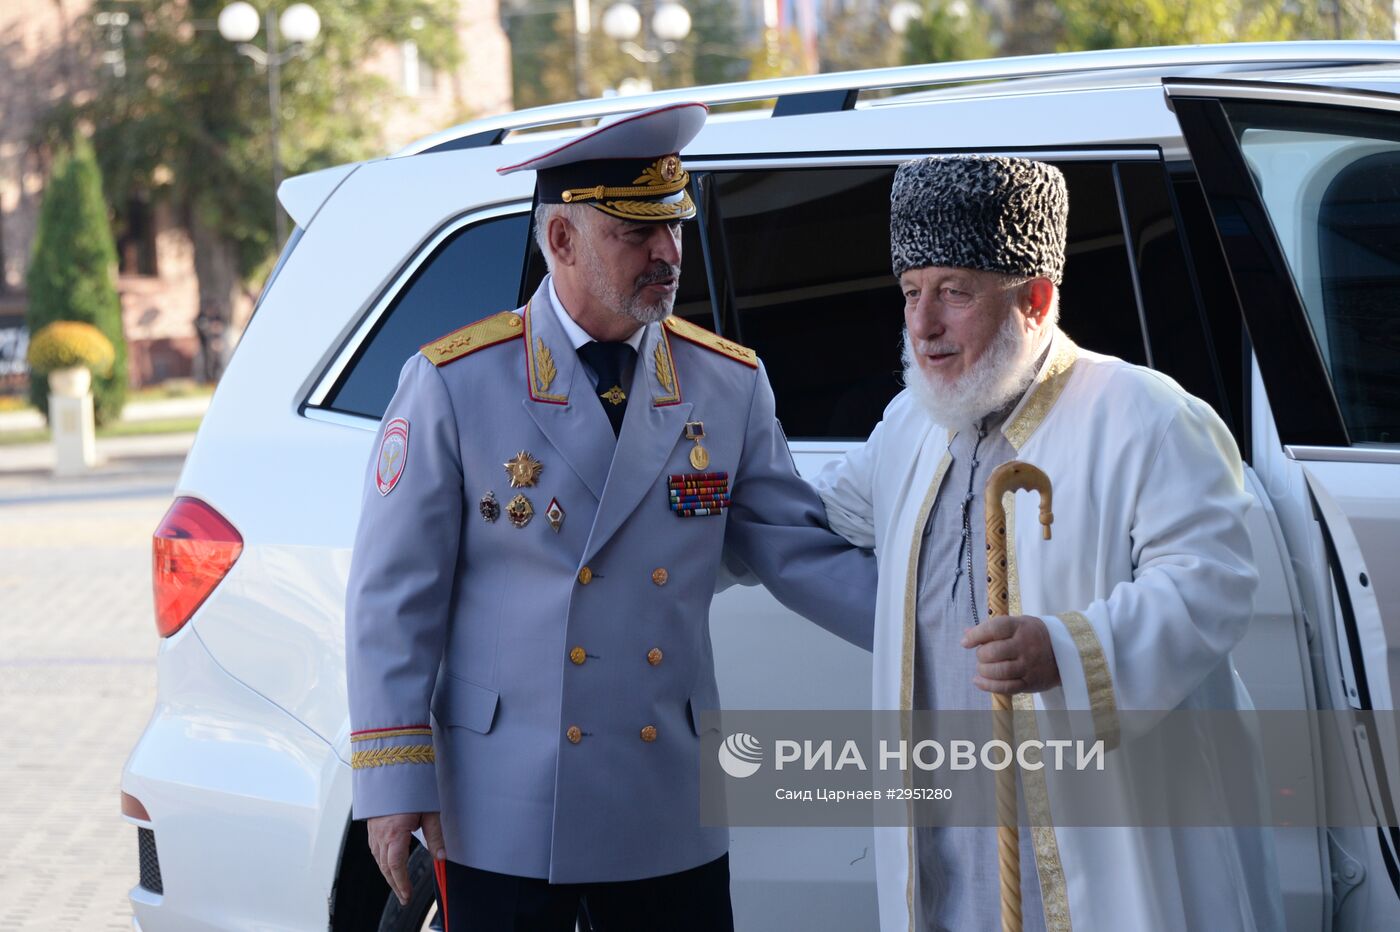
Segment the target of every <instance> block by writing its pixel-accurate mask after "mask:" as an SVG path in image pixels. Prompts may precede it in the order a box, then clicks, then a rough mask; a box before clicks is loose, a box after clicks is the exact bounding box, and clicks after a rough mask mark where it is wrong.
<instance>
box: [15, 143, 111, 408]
mask: <svg viewBox="0 0 1400 932" xmlns="http://www.w3.org/2000/svg"><path fill="white" fill-rule="evenodd" d="M116 272H117V247H116V243H115V242H114V241H113V239H112V227H111V223H110V221H109V220H108V217H107V204H106V201H104V200H103V198H102V175H101V172H100V171H99V170H98V167H97V161H96V159H95V158H94V156H93V152H92V147H91V146H90V145H89V144H88V143H87V142H86V141H85V140H84V139H82V138H81V137H79V138H78V141H77V142H76V143H74V144H73V145H72V146H71V147H70V148H69V150H68V151H67V152H64V153H63V154H61V155H60V156H59V158H58V159H57V161H56V162H55V164H54V170H53V174H52V175H51V176H50V178H49V183H48V186H47V187H46V188H45V190H44V200H43V203H42V204H41V205H40V207H39V222H38V228H37V230H36V231H35V236H34V255H33V258H32V260H31V261H30V263H29V277H28V288H29V308H28V311H27V312H26V320H25V324H26V325H27V327H28V329H29V332H30V333H31V334H34V333H37V332H38V331H39V330H41V329H42V328H43V327H44V326H45V325H47V324H50V323H53V322H54V321H57V320H76V321H81V322H83V323H86V324H92V325H93V326H94V327H96V328H97V329H98V330H100V331H102V334H103V335H104V336H106V337H107V339H108V340H110V341H111V343H112V347H113V349H114V350H115V351H116V358H115V361H114V363H113V365H112V368H111V371H110V372H109V373H108V374H106V375H101V374H94V376H93V382H92V394H93V409H94V414H95V416H96V418H97V423H99V424H105V423H107V422H109V421H112V420H115V419H116V418H117V416H118V415H120V414H121V409H122V404H123V403H124V402H125V401H126V339H125V337H124V335H123V332H122V309H121V302H120V300H119V299H118V298H117V287H116ZM29 400H30V401H31V402H32V403H33V404H34V406H35V407H36V408H38V409H39V410H40V411H42V412H44V416H45V417H47V416H48V410H49V383H48V380H47V379H44V378H39V377H35V378H31V379H30V380H29Z"/></svg>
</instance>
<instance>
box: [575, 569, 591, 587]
mask: <svg viewBox="0 0 1400 932" xmlns="http://www.w3.org/2000/svg"><path fill="white" fill-rule="evenodd" d="M578 581H579V582H580V583H582V584H583V585H585V586H586V585H588V584H589V583H591V582H592V581H593V571H592V570H591V569H589V568H588V567H586V566H585V567H584V568H583V569H581V570H579V571H578Z"/></svg>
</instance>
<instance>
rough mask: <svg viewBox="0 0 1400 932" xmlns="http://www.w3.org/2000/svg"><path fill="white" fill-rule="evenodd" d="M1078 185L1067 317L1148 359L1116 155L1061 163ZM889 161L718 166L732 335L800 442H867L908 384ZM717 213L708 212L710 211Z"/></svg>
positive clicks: (1099, 345)
mask: <svg viewBox="0 0 1400 932" xmlns="http://www.w3.org/2000/svg"><path fill="white" fill-rule="evenodd" d="M1058 164H1059V167H1060V168H1061V169H1062V170H1063V171H1064V173H1065V178H1066V181H1067V183H1068V185H1069V192H1070V216H1069V241H1068V256H1067V264H1066V272H1065V281H1064V286H1063V289H1062V297H1061V326H1062V327H1063V328H1064V329H1065V331H1066V332H1067V333H1068V334H1069V335H1070V336H1071V337H1073V338H1074V339H1075V340H1076V341H1077V342H1078V343H1079V344H1080V345H1082V346H1084V347H1086V348H1088V349H1092V350H1096V351H1098V352H1104V353H1112V354H1113V355H1116V356H1121V357H1123V358H1125V359H1128V360H1129V361H1132V362H1137V363H1143V362H1146V358H1147V357H1146V352H1145V349H1144V342H1143V335H1142V327H1141V321H1140V318H1139V315H1138V311H1137V301H1136V297H1135V295H1134V292H1133V285H1132V275H1131V271H1130V268H1129V265H1128V261H1127V255H1126V249H1125V246H1124V237H1123V224H1122V219H1121V216H1120V213H1119V208H1118V198H1117V194H1116V191H1115V186H1114V179H1113V171H1112V169H1113V166H1112V163H1109V162H1063V163H1058ZM893 175H894V167H893V166H878V167H852V168H814V169H781V170H768V171H734V172H716V173H715V174H714V175H712V176H711V178H710V180H709V183H710V184H711V185H712V186H713V191H714V194H715V198H716V201H717V204H716V206H715V209H714V211H713V217H714V218H717V224H716V225H717V227H718V235H717V236H716V237H715V238H716V239H717V240H718V246H717V248H718V249H719V250H720V251H721V252H722V254H723V255H724V256H726V257H727V259H728V262H727V267H728V272H729V278H728V282H727V287H728V288H729V289H730V290H731V291H732V294H730V295H727V296H722V301H721V303H723V304H725V306H726V307H727V308H730V309H732V314H727V315H726V320H725V330H726V333H727V334H728V335H730V336H732V337H733V338H734V339H736V340H738V341H740V342H742V343H744V344H746V345H748V346H751V347H753V348H754V349H755V350H757V351H758V353H759V355H760V356H761V357H762V358H763V361H764V364H765V366H766V367H767V370H768V374H769V377H770V379H771V380H772V383H773V389H774V393H775V394H776V395H777V404H778V416H779V418H780V419H781V420H782V422H783V426H784V428H785V429H786V431H787V433H788V436H789V437H791V438H793V439H821V438H852V439H864V438H865V437H866V436H867V435H868V434H869V433H870V431H871V429H872V428H873V427H874V426H875V424H876V423H878V421H879V419H880V415H881V413H882V412H883V410H884V408H885V405H886V404H888V403H889V401H890V399H891V398H893V397H894V395H895V394H896V393H898V391H899V390H900V381H899V369H900V361H899V344H900V334H901V333H902V330H903V315H902V309H903V301H902V299H901V297H900V293H899V288H898V284H897V283H896V281H895V279H894V276H893V274H892V273H891V270H890V240H889V195H890V182H891V180H892V179H893ZM712 222H714V221H713V220H712Z"/></svg>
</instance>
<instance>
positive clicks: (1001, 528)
mask: <svg viewBox="0 0 1400 932" xmlns="http://www.w3.org/2000/svg"><path fill="white" fill-rule="evenodd" d="M1020 491H1026V492H1038V493H1040V525H1041V528H1042V529H1043V530H1044V533H1045V539H1046V540H1049V539H1050V524H1051V522H1052V521H1054V520H1055V516H1054V515H1053V514H1052V513H1051V510H1050V504H1051V502H1050V477H1049V476H1047V475H1045V473H1043V472H1041V471H1040V470H1039V469H1037V468H1035V467H1034V466H1032V465H1031V464H1030V463H1022V462H1018V461H1017V460H1011V461H1010V462H1008V463H1003V464H1001V465H1000V466H998V467H997V468H996V469H994V470H992V474H991V476H989V477H988V478H987V487H986V490H985V491H984V493H983V510H984V511H985V512H986V518H987V615H988V616H989V617H990V616H993V615H1006V614H1009V610H1008V607H1007V602H1008V596H1009V592H1010V585H1009V584H1008V582H1007V575H1006V566H1007V563H1006V548H1007V541H1006V510H1005V508H1003V507H1002V496H1003V495H1005V494H1006V493H1007V492H1020ZM992 730H993V734H994V736H995V737H996V739H997V740H998V741H1005V742H1006V744H1007V746H1008V747H1012V748H1014V747H1015V742H1014V738H1015V729H1014V727H1013V721H1012V714H1011V697H1010V696H1007V695H1004V694H1002V693H993V694H992ZM1012 759H1013V761H1014V759H1015V758H1014V755H1013V758H1012ZM1016 822H1017V819H1016V769H1015V767H1005V768H1003V769H1002V770H998V771H997V863H998V865H999V867H1000V872H1001V929H1002V932H1021V839H1020V831H1019V830H1018V829H1017V826H1016Z"/></svg>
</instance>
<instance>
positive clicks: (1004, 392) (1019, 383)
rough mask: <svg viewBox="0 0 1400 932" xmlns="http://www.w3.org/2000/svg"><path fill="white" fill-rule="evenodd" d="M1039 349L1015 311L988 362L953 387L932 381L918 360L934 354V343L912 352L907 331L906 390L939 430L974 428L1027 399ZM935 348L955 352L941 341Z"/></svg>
mask: <svg viewBox="0 0 1400 932" xmlns="http://www.w3.org/2000/svg"><path fill="white" fill-rule="evenodd" d="M1037 343H1038V341H1036V340H1035V339H1034V336H1033V334H1031V333H1027V332H1026V331H1025V330H1023V329H1022V328H1021V326H1020V315H1019V314H1017V313H1016V312H1015V311H1010V312H1008V313H1007V315H1006V320H1005V321H1004V322H1003V323H1002V325H1001V328H1000V329H999V330H998V331H997V335H996V337H994V338H993V340H992V342H991V345H989V346H988V347H987V349H986V350H985V351H984V352H983V353H982V358H981V359H979V360H977V362H976V363H974V364H973V366H972V368H971V369H970V370H968V371H967V372H964V373H963V374H962V375H960V376H958V377H957V378H956V379H955V380H954V381H953V382H952V383H951V384H948V383H946V382H944V381H943V380H942V379H936V378H935V377H933V376H930V375H929V374H928V373H927V372H925V371H924V370H923V369H922V368H921V367H920V365H919V361H918V359H917V358H915V352H916V351H917V353H918V354H919V355H921V356H922V355H923V354H924V353H926V352H927V351H928V350H929V348H930V345H931V344H930V341H927V340H920V341H919V345H918V346H917V347H916V346H912V345H911V341H910V337H909V330H908V328H905V330H904V346H903V359H904V384H905V386H906V387H907V388H908V389H909V391H910V393H911V394H913V396H914V399H915V400H916V401H918V402H919V404H920V405H922V406H923V408H924V409H925V410H926V411H928V413H929V416H930V417H931V418H933V421H934V423H935V424H940V425H942V426H943V427H947V428H950V429H953V430H957V429H959V428H963V427H968V426H970V425H972V424H975V423H976V422H977V421H979V420H981V419H982V418H983V417H986V416H987V415H988V414H991V413H992V412H994V411H1000V410H1001V409H1002V408H1005V407H1006V406H1007V405H1009V404H1010V403H1011V402H1012V401H1013V400H1015V399H1017V398H1019V397H1021V396H1022V395H1024V394H1025V392H1026V389H1027V388H1029V387H1030V384H1031V381H1032V380H1033V379H1034V378H1035V360H1036V356H1037V355H1038V350H1039V349H1040V347H1039V346H1038V345H1037ZM932 345H933V346H936V347H937V348H938V349H939V350H941V351H946V350H948V349H951V348H955V347H950V346H948V345H939V344H938V343H937V341H933V342H932Z"/></svg>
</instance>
